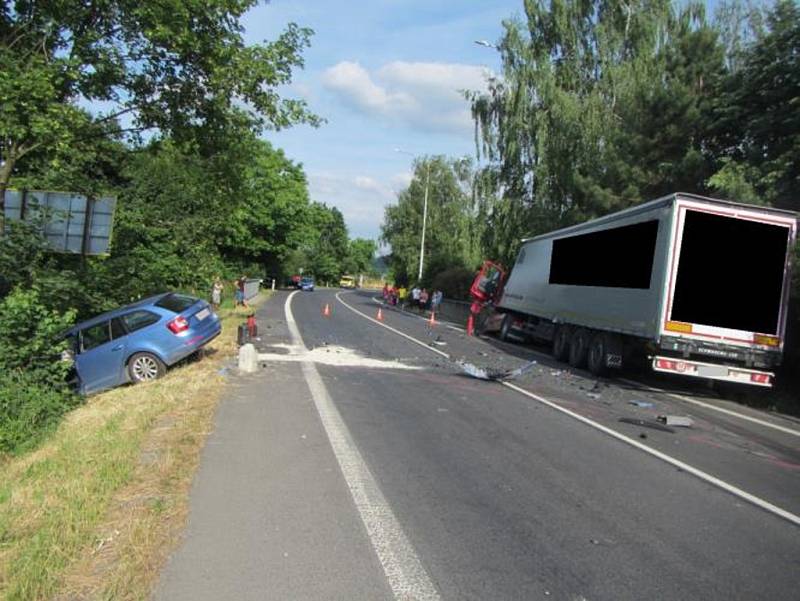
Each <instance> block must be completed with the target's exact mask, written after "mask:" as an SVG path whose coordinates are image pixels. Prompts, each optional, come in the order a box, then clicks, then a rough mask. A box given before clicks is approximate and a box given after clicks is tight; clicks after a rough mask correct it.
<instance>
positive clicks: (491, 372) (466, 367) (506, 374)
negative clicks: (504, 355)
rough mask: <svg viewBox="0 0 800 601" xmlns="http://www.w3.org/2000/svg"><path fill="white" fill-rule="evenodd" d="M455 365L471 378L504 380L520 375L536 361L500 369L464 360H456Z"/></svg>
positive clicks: (494, 380)
mask: <svg viewBox="0 0 800 601" xmlns="http://www.w3.org/2000/svg"><path fill="white" fill-rule="evenodd" d="M456 365H458V366H459V367H460V368H461V370H462V371H463V372H464V373H465V374H467V375H468V376H472V377H473V378H477V379H478V380H488V381H493V382H497V381H501V382H502V381H505V380H513V379H514V378H516V377H517V376H520V375H521V374H523V373H524V372H526V371H527V370H529V369H530V368H531V367H533V366H534V365H536V361H535V360H534V361H530V362H528V363H525V364H524V365H522V366H520V367H518V368H516V369H511V370H500V369H492V368H484V367H478V366H477V365H473V364H472V363H467V362H466V361H456Z"/></svg>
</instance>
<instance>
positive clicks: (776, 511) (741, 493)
mask: <svg viewBox="0 0 800 601" xmlns="http://www.w3.org/2000/svg"><path fill="white" fill-rule="evenodd" d="M336 299H337V300H338V301H339V302H340V303H342V304H343V305H344V306H345V307H347V308H348V309H350V310H351V311H354V312H355V313H358V314H359V315H361V316H362V317H364V318H365V319H369V320H370V321H372V322H374V323H376V324H378V325H380V326H383V327H385V328H386V329H388V330H391V331H392V332H394V333H396V334H399V335H400V336H402V337H403V338H406V339H408V340H411V341H412V342H416V343H417V344H419V345H420V346H422V347H424V348H426V349H428V350H429V351H433V352H435V353H439V354H440V355H444V356H446V357H448V358H449V355H447V354H445V353H443V352H441V351H439V350H438V349H435V348H431V347H429V346H428V345H427V344H423V343H422V342H420V341H419V340H416V339H415V338H412V337H411V336H409V335H408V334H405V333H404V332H400V331H399V330H396V329H394V328H392V327H390V326H387V325H386V324H383V323H381V322H380V321H377V320H375V319H372V318H371V317H369V316H367V315H364V314H363V313H362V312H361V311H358V310H356V309H354V308H352V307H350V306H349V305H348V304H347V303H345V302H344V301H343V300H342V299H340V298H339V295H338V294H337V295H336ZM501 384H502V385H503V386H505V387H506V388H509V389H511V390H514V391H515V392H518V393H520V394H522V395H524V396H526V397H528V398H530V399H533V400H535V401H537V402H539V403H542V404H543V405H547V406H548V407H550V408H552V409H555V410H556V411H560V412H561V413H563V414H565V415H568V416H569V417H572V418H573V419H576V420H578V421H579V422H583V423H584V424H586V425H588V426H590V427H592V428H594V429H596V430H599V431H600V432H603V433H605V434H608V435H609V436H611V437H612V438H615V439H617V440H619V441H621V442H623V443H625V444H627V445H630V446H632V447H634V448H637V449H639V450H640V451H644V452H645V453H647V454H648V455H651V456H653V457H656V458H657V459H660V460H661V461H664V462H665V463H668V464H670V465H673V466H675V467H677V468H680V469H682V470H684V471H685V472H688V473H690V474H692V475H693V476H695V477H697V478H700V479H701V480H703V481H704V482H708V483H709V484H712V485H714V486H716V487H717V488H721V489H722V490H724V491H726V492H729V493H731V494H732V495H735V496H737V497H739V498H740V499H743V500H745V501H747V502H748V503H751V504H753V505H755V506H756V507H760V508H761V509H764V510H765V511H768V512H770V513H772V514H773V515H776V516H778V517H781V518H783V519H785V520H788V521H789V522H791V523H793V524H794V525H795V526H800V516H798V515H796V514H794V513H791V512H789V511H786V510H785V509H781V508H780V507H778V506H777V505H773V504H772V503H770V502H769V501H767V500H765V499H762V498H761V497H757V496H755V495H752V494H750V493H749V492H747V491H745V490H742V489H741V488H739V487H737V486H734V485H733V484H728V483H727V482H725V481H724V480H720V479H719V478H717V477H715V476H712V475H711V474H708V473H706V472H704V471H702V470H700V469H697V468H696V467H692V466H691V465H689V464H688V463H684V462H683V461H680V460H679V459H675V458H674V457H671V456H670V455H667V454H666V453H662V452H661V451H658V450H656V449H654V448H652V447H648V446H647V445H644V444H642V443H640V442H639V441H638V440H634V439H633V438H630V437H628V436H625V435H624V434H620V433H619V432H617V431H616V430H613V429H611V428H609V427H607V426H604V425H603V424H600V423H598V422H596V421H594V420H591V419H589V418H588V417H584V416H582V415H580V414H579V413H575V412H574V411H570V410H569V409H566V408H564V407H562V406H561V405H559V404H558V403H554V402H552V401H548V400H547V399H545V398H544V397H541V396H539V395H537V394H534V393H532V392H529V391H527V390H525V389H524V388H520V387H519V386H517V385H515V384H512V383H510V382H501ZM736 415H739V414H736Z"/></svg>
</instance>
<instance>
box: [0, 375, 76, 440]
mask: <svg viewBox="0 0 800 601" xmlns="http://www.w3.org/2000/svg"><path fill="white" fill-rule="evenodd" d="M79 402H80V399H79V397H77V396H75V395H74V394H71V393H69V392H68V391H67V390H66V389H65V388H63V387H61V388H53V387H50V386H47V385H45V384H42V383H41V382H38V381H36V378H35V377H31V376H30V375H28V374H23V373H10V374H2V375H0V453H18V452H21V451H24V450H26V449H29V448H31V447H32V446H34V445H35V444H36V443H37V442H39V441H40V440H41V438H42V437H43V436H44V435H45V434H47V432H49V431H50V430H51V429H53V428H54V427H55V426H56V425H57V424H58V422H59V421H60V419H61V417H62V416H63V415H64V414H65V413H66V412H67V411H69V410H70V409H72V408H73V407H75V406H76V405H77V404H78V403H79Z"/></svg>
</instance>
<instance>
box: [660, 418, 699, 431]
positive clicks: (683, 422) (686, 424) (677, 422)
mask: <svg viewBox="0 0 800 601" xmlns="http://www.w3.org/2000/svg"><path fill="white" fill-rule="evenodd" d="M657 419H658V421H660V422H661V423H663V424H666V425H668V426H678V427H679V428H691V427H692V426H693V425H694V420H693V419H692V418H691V417H684V416H682V415H659V416H658V418H657Z"/></svg>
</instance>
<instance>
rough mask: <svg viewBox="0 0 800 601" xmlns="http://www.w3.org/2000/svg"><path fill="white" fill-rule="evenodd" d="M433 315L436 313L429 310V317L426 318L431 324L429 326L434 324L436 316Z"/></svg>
mask: <svg viewBox="0 0 800 601" xmlns="http://www.w3.org/2000/svg"><path fill="white" fill-rule="evenodd" d="M435 316H436V313H434V312H433V311H431V318H430V319H429V320H428V325H429V326H431V327H433V326H435V325H436V317H435Z"/></svg>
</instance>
